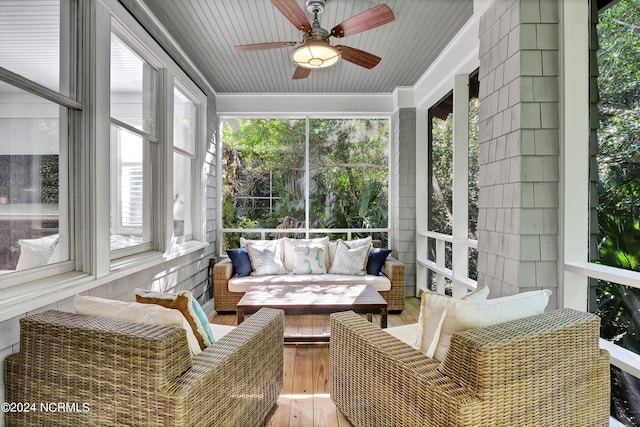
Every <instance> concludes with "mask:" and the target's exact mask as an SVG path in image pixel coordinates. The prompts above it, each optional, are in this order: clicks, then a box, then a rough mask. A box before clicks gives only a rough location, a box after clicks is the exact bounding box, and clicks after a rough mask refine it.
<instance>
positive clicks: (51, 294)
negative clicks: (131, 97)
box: [0, 0, 208, 322]
mask: <svg viewBox="0 0 640 427" xmlns="http://www.w3.org/2000/svg"><path fill="white" fill-rule="evenodd" d="M82 11H83V13H84V16H83V18H82V19H84V20H85V22H86V25H84V28H83V31H84V33H83V34H81V35H80V37H83V39H84V43H85V45H86V47H85V52H90V55H89V57H86V58H82V69H83V72H84V81H83V82H81V84H82V87H80V88H79V90H78V93H83V100H85V101H86V103H87V108H86V109H85V110H84V111H83V112H82V113H76V112H74V111H73V110H76V109H80V108H81V107H82V104H81V103H79V102H78V101H76V100H74V99H71V98H68V97H65V96H63V95H59V94H57V93H55V92H53V91H51V90H50V89H47V88H44V87H41V86H40V85H37V84H35V83H32V82H30V81H29V80H28V79H25V78H23V77H21V76H18V75H15V74H13V73H11V72H9V71H8V70H1V69H0V77H1V78H2V79H3V80H5V79H7V80H8V81H9V82H10V83H12V84H14V82H17V84H14V85H15V86H18V87H20V88H22V89H26V90H27V91H29V92H31V93H35V94H36V95H38V96H42V97H44V98H45V99H49V100H52V101H54V102H58V103H61V104H63V105H64V106H66V107H68V108H69V109H70V113H71V114H70V116H71V121H70V125H69V128H70V132H71V133H72V136H71V138H70V145H71V146H72V147H74V148H73V149H74V150H76V151H77V153H76V155H75V157H77V158H78V159H80V161H79V170H77V171H75V172H74V173H75V174H76V175H78V176H80V177H82V179H73V177H70V179H73V182H78V185H77V186H76V187H77V188H75V193H74V196H75V201H74V202H73V203H72V206H71V207H70V208H69V215H70V217H71V223H72V224H75V227H76V230H75V231H77V233H76V234H75V237H74V233H73V232H74V230H71V237H70V238H71V242H70V245H71V246H72V247H73V246H75V247H76V248H77V249H75V250H72V251H71V254H72V257H73V254H74V253H75V254H76V259H74V260H71V261H67V262H62V263H58V264H54V265H51V266H43V267H40V268H35V269H31V270H25V271H20V272H16V273H11V274H7V275H6V277H4V276H5V275H3V276H0V301H2V304H0V322H2V321H5V320H8V319H11V318H14V317H16V316H22V315H24V313H27V312H30V311H33V310H36V309H40V308H42V307H45V306H47V305H48V304H55V303H57V302H59V301H61V300H63V299H65V298H70V297H72V296H73V295H74V294H76V293H79V292H84V291H87V290H89V289H92V288H95V287H98V286H103V285H106V284H107V283H110V282H113V281H115V280H119V279H121V278H123V277H126V276H128V275H131V274H134V273H136V272H139V271H143V270H145V269H149V268H152V267H154V266H158V265H163V264H166V262H167V261H170V260H173V259H177V258H180V257H183V256H185V255H188V254H192V253H193V254H195V253H197V252H198V251H201V253H200V255H194V256H196V257H198V256H199V257H201V258H203V257H204V256H205V255H204V253H203V252H202V250H203V249H204V248H205V247H207V246H208V243H207V242H206V204H205V196H206V180H207V177H206V176H202V177H201V179H197V180H194V186H196V187H197V188H198V189H197V190H195V191H197V193H198V196H197V197H195V196H194V200H196V201H197V204H198V206H197V208H196V207H194V212H195V214H194V224H193V227H194V233H193V238H194V240H190V241H185V242H182V243H180V244H177V243H175V242H172V241H171V239H170V238H168V239H167V241H166V242H165V243H164V244H163V251H159V250H150V251H147V252H144V253H140V254H136V255H132V256H128V257H126V258H121V259H118V260H115V261H113V262H112V261H111V259H110V245H109V235H110V232H109V198H108V197H104V192H100V191H98V189H104V188H109V164H108V162H104V161H103V159H105V158H106V159H108V158H109V138H110V132H109V128H110V124H111V122H110V105H109V92H110V87H109V86H110V84H109V81H110V79H109V75H108V70H109V56H110V34H111V18H112V16H113V17H115V18H116V19H117V21H118V22H119V25H120V26H121V27H122V29H126V32H128V33H130V34H134V35H135V37H136V38H138V39H139V40H141V41H142V42H144V44H147V45H149V46H152V45H153V46H156V49H155V50H154V54H155V55H156V56H157V57H158V58H160V59H161V60H162V61H161V62H162V63H163V64H165V65H167V64H168V65H169V67H170V69H171V73H169V72H167V74H169V75H170V76H172V78H171V79H169V78H166V79H165V80H169V81H170V82H171V83H170V86H171V92H170V93H173V92H172V91H173V78H176V79H179V80H180V82H182V84H184V85H185V86H186V87H187V88H188V89H189V90H190V91H191V92H192V93H194V94H196V95H197V99H199V100H200V101H201V103H202V104H201V108H200V109H199V112H198V114H199V119H200V122H199V123H200V126H199V127H198V132H199V135H198V142H199V145H198V146H197V150H198V151H197V153H196V155H197V156H198V161H197V164H198V165H203V164H204V159H205V154H206V145H205V144H206V143H207V141H206V140H205V135H206V117H207V116H206V115H207V111H206V107H207V98H206V95H205V94H204V93H203V92H202V91H201V90H200V89H199V88H198V87H197V86H196V85H195V84H194V83H191V80H190V79H189V77H188V76H187V75H186V74H185V73H184V72H183V71H182V70H181V69H180V68H179V67H178V66H177V65H176V64H175V63H174V62H173V61H172V60H171V59H170V58H169V57H168V55H167V54H166V53H165V52H164V50H162V49H161V48H160V47H159V46H157V45H156V44H155V41H154V40H153V39H152V38H151V37H150V36H149V34H148V33H146V31H144V30H143V29H142V27H140V25H139V24H138V23H137V22H136V21H135V19H134V18H133V17H132V16H131V15H130V14H129V13H128V12H127V11H126V10H125V9H124V7H123V6H122V5H120V4H119V2H118V1H117V0H101V1H97V2H95V9H94V8H92V7H85V8H83V9H82ZM80 54H81V53H80ZM105 70H107V74H106V75H105ZM165 105H166V104H165ZM76 116H77V117H76ZM80 117H81V118H82V121H81V122H82V126H80V125H78V123H80V122H78V121H76V118H80ZM78 141H85V142H84V143H82V144H81V143H79V142H78ZM87 141H88V142H89V143H86V142H87ZM164 146H165V147H168V149H169V150H172V148H173V147H172V144H164ZM170 157H171V156H170ZM197 169H203V168H200V167H198V168H197ZM197 173H204V172H203V170H198V171H197ZM169 192H171V190H169ZM169 202H170V201H169ZM167 212H169V210H168V208H167ZM164 223H166V224H167V226H169V224H171V225H172V222H170V220H169V219H166V221H164ZM169 236H170V235H169ZM156 249H157V248H156Z"/></svg>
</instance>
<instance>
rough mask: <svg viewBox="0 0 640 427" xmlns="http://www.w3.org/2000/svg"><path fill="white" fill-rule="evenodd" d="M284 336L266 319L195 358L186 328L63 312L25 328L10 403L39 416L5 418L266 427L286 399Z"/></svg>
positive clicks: (11, 369) (15, 421)
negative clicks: (24, 406) (274, 409)
mask: <svg viewBox="0 0 640 427" xmlns="http://www.w3.org/2000/svg"><path fill="white" fill-rule="evenodd" d="M283 327H284V314H283V312H282V311H280V310H272V309H262V310H260V311H259V312H258V313H256V314H255V315H253V316H251V318H250V319H248V320H247V321H246V322H244V323H242V325H240V326H238V327H237V328H235V329H233V330H232V331H231V332H229V333H228V334H227V335H225V336H224V337H222V338H221V339H220V340H218V341H216V342H215V343H214V344H213V345H211V346H209V347H207V348H206V349H205V350H204V351H203V352H202V353H200V354H199V355H197V356H195V357H193V358H192V357H191V355H190V353H189V349H188V346H187V341H186V335H185V331H184V329H181V328H173V327H166V326H157V325H148V324H141V323H131V322H124V321H120V320H115V319H107V318H104V317H95V316H83V315H78V314H72V313H66V312H60V311H47V312H44V313H39V314H35V315H33V316H29V317H26V318H23V319H21V320H20V353H17V354H14V355H11V356H9V357H7V358H6V359H5V388H6V389H5V400H6V401H7V402H20V403H25V402H26V403H30V404H31V403H33V404H34V405H36V406H35V407H33V408H29V409H33V410H30V411H29V412H26V411H24V410H23V411H21V412H15V413H7V414H6V425H7V426H22V427H23V426H110V427H111V426H198V427H199V426H214V425H216V426H254V425H260V424H261V423H263V422H264V420H265V418H266V416H267V414H268V413H269V411H270V410H271V408H272V407H273V405H274V404H275V402H276V400H277V399H278V396H279V394H280V392H281V389H282V384H283ZM41 403H43V404H45V407H41V406H40V404H41ZM52 404H53V406H51V405H52ZM60 404H62V405H63V406H59V405H60Z"/></svg>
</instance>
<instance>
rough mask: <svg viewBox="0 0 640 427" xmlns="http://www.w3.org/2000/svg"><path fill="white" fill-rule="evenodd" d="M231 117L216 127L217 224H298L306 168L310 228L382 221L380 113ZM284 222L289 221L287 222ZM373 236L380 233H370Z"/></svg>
mask: <svg viewBox="0 0 640 427" xmlns="http://www.w3.org/2000/svg"><path fill="white" fill-rule="evenodd" d="M306 126H307V121H306V120H287V119H237V120H229V121H227V122H226V123H225V125H224V128H223V142H224V144H223V150H224V151H223V225H224V227H225V228H252V227H261V228H276V227H277V226H278V225H283V224H285V223H287V224H290V223H296V222H295V221H293V222H290V221H289V220H291V219H297V220H298V222H297V224H298V226H299V227H303V226H304V220H305V215H306V213H305V211H306V207H305V198H306V197H305V196H306V191H307V190H306V186H307V184H306V182H307V176H306V174H307V173H309V205H310V206H309V218H308V220H309V222H310V228H378V227H380V228H385V227H387V216H388V215H387V211H388V194H387V193H388V153H389V151H388V150H389V144H388V139H389V124H388V121H387V120H369V119H310V120H309V137H308V139H309V153H308V161H309V168H308V172H307V167H306V152H305V147H306V141H307V136H306ZM287 228H289V227H287ZM374 237H375V238H380V237H384V240H386V236H374Z"/></svg>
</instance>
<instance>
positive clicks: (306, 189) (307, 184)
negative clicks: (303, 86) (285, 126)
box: [304, 116, 311, 238]
mask: <svg viewBox="0 0 640 427" xmlns="http://www.w3.org/2000/svg"><path fill="white" fill-rule="evenodd" d="M309 131H310V123H309V116H307V117H306V118H305V133H304V138H305V141H304V171H305V173H304V223H305V233H306V236H307V238H309V226H310V225H311V221H309V218H310V213H309V204H310V200H309V193H310V189H311V187H310V175H311V174H310V173H309V140H310V138H309Z"/></svg>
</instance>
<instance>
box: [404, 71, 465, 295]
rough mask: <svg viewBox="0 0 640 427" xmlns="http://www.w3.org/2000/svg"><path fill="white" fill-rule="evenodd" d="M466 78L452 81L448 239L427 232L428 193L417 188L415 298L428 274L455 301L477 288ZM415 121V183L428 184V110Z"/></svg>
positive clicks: (425, 288) (460, 76)
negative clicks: (432, 254)
mask: <svg viewBox="0 0 640 427" xmlns="http://www.w3.org/2000/svg"><path fill="white" fill-rule="evenodd" d="M469 76H470V73H465V74H457V75H455V76H454V81H453V133H452V137H453V172H452V173H453V200H452V203H453V206H452V208H453V209H452V210H453V224H452V227H451V228H452V233H451V235H447V234H442V233H438V232H435V231H433V230H429V229H428V226H429V224H428V222H427V212H429V189H428V186H427V185H423V186H418V187H417V188H416V213H417V214H416V295H420V293H421V292H424V291H427V290H428V289H427V282H428V277H429V271H432V272H433V273H435V274H436V291H437V292H439V293H444V292H445V279H447V280H450V281H451V286H452V292H453V296H456V297H459V296H462V295H464V294H465V293H466V292H467V291H468V290H473V289H475V288H476V287H477V285H478V283H477V281H476V280H474V279H471V278H470V277H469V249H477V248H478V241H477V240H474V239H470V238H469ZM445 96H447V95H445ZM434 105H435V104H434ZM430 108H431V107H430ZM416 119H417V120H418V123H417V125H416V128H417V129H416V133H417V136H416V139H417V142H416V162H417V163H416V164H417V166H416V182H428V183H431V177H430V176H428V171H427V168H425V167H424V162H425V159H426V158H427V156H428V150H429V130H430V126H429V109H426V110H424V109H417V112H416ZM429 240H434V241H435V246H436V259H435V260H431V259H429V257H428V255H429ZM446 244H450V245H451V247H452V260H451V261H452V265H451V267H452V268H451V269H449V268H447V267H446V266H445V245H446Z"/></svg>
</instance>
